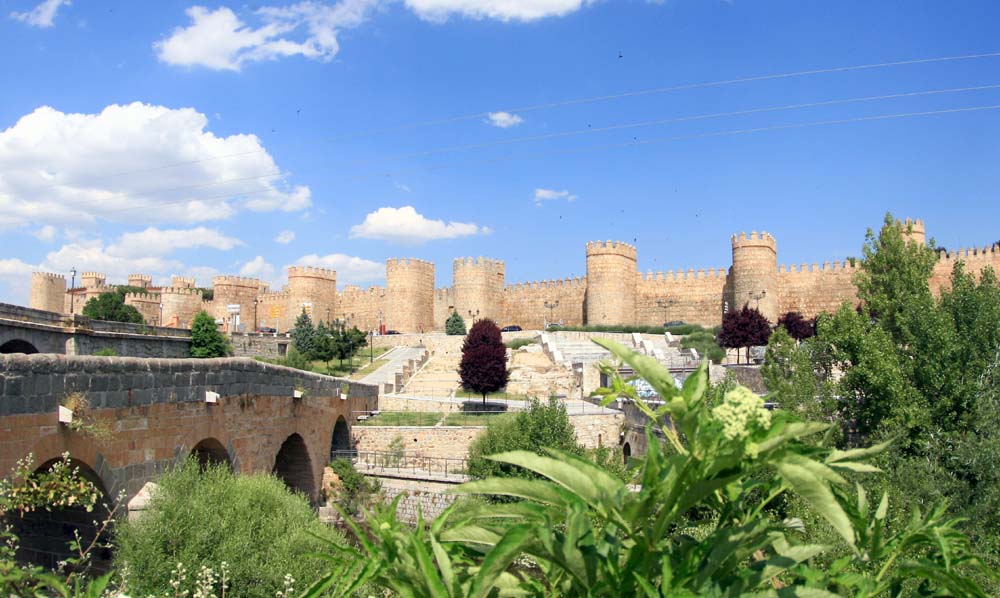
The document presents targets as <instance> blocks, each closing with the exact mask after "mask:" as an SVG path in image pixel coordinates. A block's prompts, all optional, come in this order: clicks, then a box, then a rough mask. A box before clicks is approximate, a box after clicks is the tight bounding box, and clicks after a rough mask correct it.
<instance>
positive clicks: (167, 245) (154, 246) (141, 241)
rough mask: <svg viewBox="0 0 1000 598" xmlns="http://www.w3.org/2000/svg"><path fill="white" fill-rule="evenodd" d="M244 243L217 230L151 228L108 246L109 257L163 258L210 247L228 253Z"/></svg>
mask: <svg viewBox="0 0 1000 598" xmlns="http://www.w3.org/2000/svg"><path fill="white" fill-rule="evenodd" d="M244 244H245V243H243V241H240V240H239V239H236V238H233V237H227V236H226V235H224V234H222V233H221V232H219V231H218V230H217V229H209V228H205V227H204V226H199V227H197V228H192V229H187V230H177V229H175V230H160V229H158V228H154V227H152V226H151V227H149V228H147V229H146V230H143V231H140V232H137V233H125V234H123V235H122V236H121V238H120V239H119V240H118V242H117V243H115V244H113V245H109V246H108V253H110V254H111V255H118V256H133V255H141V254H146V255H151V256H162V255H169V254H171V253H174V252H175V251H177V250H179V249H196V248H200V247H207V248H209V249H218V250H219V251H229V250H230V249H232V248H233V247H236V246H238V245H244Z"/></svg>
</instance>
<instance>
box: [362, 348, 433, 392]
mask: <svg viewBox="0 0 1000 598" xmlns="http://www.w3.org/2000/svg"><path fill="white" fill-rule="evenodd" d="M425 351H426V349H424V348H423V347H396V348H395V349H393V350H392V351H389V352H388V353H385V354H384V355H382V356H381V357H379V359H386V360H388V363H386V364H385V365H383V366H382V367H380V368H379V369H377V370H375V371H374V372H372V373H370V374H368V375H367V376H365V377H364V378H362V379H361V382H362V383H363V384H378V385H380V386H381V385H382V384H390V383H393V384H394V383H395V382H396V374H397V373H399V372H402V371H403V366H405V365H406V363H407V362H408V361H411V360H412V361H420V358H421V357H423V355H424V352H425Z"/></svg>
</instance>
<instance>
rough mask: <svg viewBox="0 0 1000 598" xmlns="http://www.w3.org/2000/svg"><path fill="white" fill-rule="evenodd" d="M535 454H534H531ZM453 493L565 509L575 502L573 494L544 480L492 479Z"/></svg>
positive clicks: (462, 486)
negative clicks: (485, 496) (493, 496)
mask: <svg viewBox="0 0 1000 598" xmlns="http://www.w3.org/2000/svg"><path fill="white" fill-rule="evenodd" d="M530 454H532V455H533V454H534V453H530ZM452 492H455V493H460V494H495V495H498V496H513V497H515V498H524V499H527V500H533V501H535V502H539V503H542V504H545V505H553V506H559V507H564V506H566V505H567V504H568V503H570V502H572V501H573V500H574V497H573V495H572V494H571V493H569V492H566V491H565V490H563V489H562V488H560V487H559V486H557V485H555V484H552V483H549V482H545V481H542V480H523V479H517V478H502V479H500V478H490V479H488V480H477V481H474V482H466V483H464V484H461V485H459V486H456V487H455V488H454V489H453V490H452Z"/></svg>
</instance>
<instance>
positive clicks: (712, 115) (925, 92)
mask: <svg viewBox="0 0 1000 598" xmlns="http://www.w3.org/2000/svg"><path fill="white" fill-rule="evenodd" d="M992 89H1000V84H991V85H980V86H974V87H956V88H948V89H932V90H921V91H910V92H901V93H894V94H883V95H876V96H862V97H854V98H841V99H835V100H823V101H818V102H805V103H798V104H786V105H782V106H766V107H759V108H749V109H745V110H736V111H728V112H714V113H708V114H695V115H689V116H680V117H673V118H666V119H657V120H651V121H640V122H634V123H625V124H618V125H608V126H604V127H597V128H587V129H575V130H570V131H560V132H556V133H546V134H542V135H531V136H523V137H514V138H511V139H502V140H497V141H491V142H486V143H477V144H466V145H457V146H446V147H440V148H431V149H428V150H422V151H419V152H410V153H400V154H390V155H388V156H385V158H388V159H394V158H418V157H424V156H431V155H436V154H442V153H450V152H457V151H467V150H476V149H486V148H490V147H497V146H502V145H511V144H515V143H524V142H530V141H543V140H548V139H558V138H565V137H571V136H577V135H585V134H590V133H604V132H609V131H616V130H624V129H632V128H640V127H648V126H658V125H665V124H675V123H681V122H693V121H699V120H708V119H714V118H724V117H732V116H747V115H751V114H763V113H770V112H781V111H786V110H798V109H804V108H816V107H822V106H834V105H843V104H851V103H862V102H873V101H882V100H889V99H900V98H908V97H920V96H929V95H943V94H949V93H967V92H975V91H986V90H992ZM373 162H376V163H377V162H378V161H376V160H367V161H365V160H360V161H359V160H355V161H351V162H347V164H371V163H373ZM282 174H283V173H282V171H280V170H274V171H271V172H267V173H264V174H260V175H251V176H244V177H235V178H229V179H219V180H215V181H208V182H205V183H197V184H192V185H183V186H178V187H167V188H162V189H154V190H149V191H144V192H140V193H129V192H124V191H122V192H118V193H113V194H111V195H107V196H105V197H103V198H101V201H105V200H107V199H111V198H116V197H121V198H142V197H150V196H155V195H161V194H164V193H172V192H177V191H186V190H191V189H200V188H205V187H213V186H217V185H224V184H228V183H235V182H242V181H252V180H259V179H267V178H272V177H278V176H281V175H282ZM381 176H385V174H384V173H379V174H369V175H359V176H357V177H352V178H351V179H348V180H355V179H365V178H373V177H381ZM67 185H68V183H61V184H58V185H53V186H51V187H65V186H67ZM48 188H50V186H46V187H36V188H35V189H33V190H34V191H39V190H44V189H48ZM263 191H267V190H263Z"/></svg>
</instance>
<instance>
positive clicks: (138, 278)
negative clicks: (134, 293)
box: [128, 274, 153, 289]
mask: <svg viewBox="0 0 1000 598" xmlns="http://www.w3.org/2000/svg"><path fill="white" fill-rule="evenodd" d="M128 286H130V287H139V288H140V289H148V288H149V287H151V286H153V277H152V276H150V275H149V274H129V275H128Z"/></svg>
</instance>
